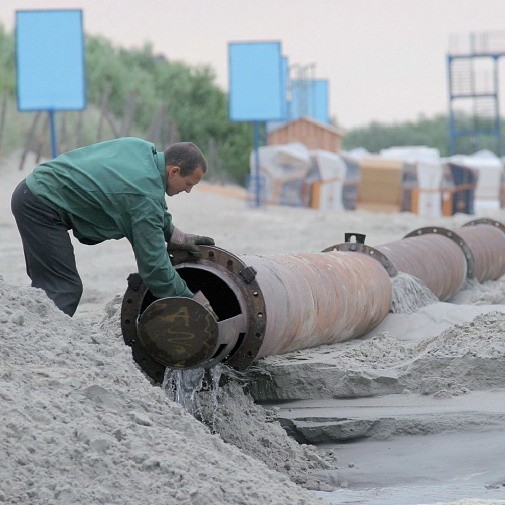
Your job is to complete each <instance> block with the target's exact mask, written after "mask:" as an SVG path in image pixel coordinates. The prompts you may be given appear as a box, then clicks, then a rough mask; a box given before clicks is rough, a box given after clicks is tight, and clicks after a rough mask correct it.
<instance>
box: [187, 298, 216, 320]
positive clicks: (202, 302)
mask: <svg viewBox="0 0 505 505" xmlns="http://www.w3.org/2000/svg"><path fill="white" fill-rule="evenodd" d="M193 300H195V302H198V303H199V304H200V305H203V307H204V308H205V309H207V310H208V311H209V312H210V313H211V314H212V317H213V318H214V319H215V320H216V321H219V318H218V317H217V314H216V313H215V312H214V310H213V308H212V306H211V304H210V302H209V300H207V298H205V295H204V294H203V293H202V292H201V291H197V292H196V293H195V294H194V295H193Z"/></svg>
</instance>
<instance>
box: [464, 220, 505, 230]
mask: <svg viewBox="0 0 505 505" xmlns="http://www.w3.org/2000/svg"><path fill="white" fill-rule="evenodd" d="M479 224H489V225H491V226H495V227H496V228H499V229H500V230H501V231H502V232H503V233H505V224H503V223H500V221H495V220H494V219H490V218H488V217H481V218H479V219H473V220H472V221H468V223H465V224H464V225H463V227H464V226H476V225H479Z"/></svg>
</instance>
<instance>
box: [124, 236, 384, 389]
mask: <svg viewBox="0 0 505 505" xmlns="http://www.w3.org/2000/svg"><path fill="white" fill-rule="evenodd" d="M201 249H202V251H203V256H202V258H200V259H199V260H198V261H196V262H195V261H191V262H190V261H185V260H184V259H182V258H174V263H175V265H176V269H177V271H178V273H179V275H181V277H182V278H183V279H184V280H185V281H186V283H187V284H188V287H189V288H190V289H191V290H192V291H193V292H196V291H199V290H201V291H202V292H203V293H204V294H205V296H206V297H207V299H208V300H209V301H210V303H211V305H212V308H213V309H214V311H215V312H216V314H217V316H218V318H219V321H218V322H215V321H210V320H209V319H208V317H206V314H207V315H208V313H207V311H206V310H205V309H203V307H201V306H199V304H197V303H196V302H194V301H193V300H188V299H184V298H170V299H161V300H156V299H154V298H153V297H152V295H151V294H150V292H149V291H148V290H147V289H146V287H145V285H144V284H143V282H142V280H141V279H140V277H139V276H138V274H132V275H130V277H129V279H128V289H127V291H126V294H125V297H124V299H123V305H122V311H121V312H122V313H121V316H122V317H121V321H122V322H121V326H122V331H123V337H124V340H125V343H126V344H127V345H130V346H131V347H132V353H133V357H134V359H135V361H137V362H138V363H139V364H140V366H141V367H142V369H143V370H144V371H146V372H147V374H148V375H149V376H150V377H151V378H152V379H153V380H154V381H155V382H162V380H163V373H164V369H165V367H169V368H192V367H205V368H208V367H211V366H213V365H215V364H216V363H224V364H226V365H228V366H230V367H232V368H235V369H237V370H245V369H247V368H248V367H249V366H250V365H251V364H252V362H253V361H254V360H255V359H257V358H260V357H264V356H268V355H272V354H279V353H285V352H288V351H294V350H297V349H305V348H309V347H315V346H318V345H322V344H331V343H336V342H342V341H344V340H347V339H350V338H355V337H358V336H361V335H363V334H364V333H366V332H367V331H369V330H370V329H372V328H373V327H375V326H376V325H377V324H379V323H380V322H381V321H382V320H383V319H384V317H385V316H386V315H387V313H388V312H389V310H390V308H391V299H392V284H391V280H390V277H389V274H388V272H387V271H386V269H384V267H383V266H382V265H381V264H380V263H379V262H378V261H376V260H375V259H373V258H370V257H367V256H365V255H357V254H352V253H349V252H328V253H309V254H287V255H273V256H270V257H261V256H246V257H242V258H238V257H236V256H234V255H233V254H231V253H229V252H228V251H225V250H223V249H220V248H217V247H210V246H208V247H202V248H201ZM197 306H199V307H197ZM197 329H198V330H199V331H197Z"/></svg>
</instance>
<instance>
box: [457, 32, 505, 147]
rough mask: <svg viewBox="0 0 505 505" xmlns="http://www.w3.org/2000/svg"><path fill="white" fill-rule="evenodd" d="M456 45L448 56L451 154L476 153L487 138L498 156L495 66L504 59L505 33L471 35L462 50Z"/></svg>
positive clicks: (499, 138) (497, 76)
mask: <svg viewBox="0 0 505 505" xmlns="http://www.w3.org/2000/svg"><path fill="white" fill-rule="evenodd" d="M455 42H458V41H456V40H455V39H453V40H452V45H453V47H452V48H451V49H450V51H449V53H448V55H447V71H448V87H449V136H450V146H449V150H450V154H451V155H453V154H471V152H467V151H469V150H471V151H476V150H478V149H479V148H481V142H482V140H483V139H485V138H490V139H492V140H494V144H495V154H496V155H498V156H500V155H501V152H502V138H501V137H502V135H501V124H500V99H499V95H498V89H499V72H498V70H499V69H498V63H499V60H500V58H501V57H503V56H505V33H496V32H493V33H482V34H475V33H472V34H470V36H469V38H468V39H467V40H466V41H465V43H464V44H463V47H459V46H460V45H461V44H459V45H458V44H457V43H455ZM490 75H491V76H492V78H491V79H490V78H489V76H490ZM465 105H466V109H465V108H464V106H465ZM468 140H470V143H468ZM465 141H466V142H465ZM469 146H471V148H470V147H469Z"/></svg>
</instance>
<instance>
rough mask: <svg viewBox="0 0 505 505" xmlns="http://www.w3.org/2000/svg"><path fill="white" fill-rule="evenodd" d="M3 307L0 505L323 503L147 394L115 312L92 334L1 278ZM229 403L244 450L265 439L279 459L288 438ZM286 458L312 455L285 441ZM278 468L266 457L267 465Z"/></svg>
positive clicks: (224, 417) (225, 421)
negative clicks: (243, 433) (246, 433)
mask: <svg viewBox="0 0 505 505" xmlns="http://www.w3.org/2000/svg"><path fill="white" fill-rule="evenodd" d="M0 304H1V306H2V307H3V310H2V312H1V315H0V347H1V349H0V352H1V355H2V363H1V365H0V366H1V368H0V398H1V402H2V409H1V411H0V425H1V426H2V430H0V446H1V450H2V458H1V459H0V475H2V480H1V482H0V501H3V502H7V503H10V504H26V503H31V504H34V505H35V504H37V505H38V504H55V503H65V504H69V503H86V504H90V503H96V504H111V503H122V504H137V503H144V502H145V500H146V497H148V502H149V504H150V505H153V504H158V503H159V504H164V505H165V504H167V503H177V504H184V503H186V504H202V505H214V504H215V505H217V504H225V503H229V504H234V505H236V504H250V503H268V504H284V503H285V504H289V505H292V504H307V505H308V504H311V503H320V501H319V499H318V498H316V497H315V496H314V495H312V494H310V493H309V492H308V491H304V490H303V489H302V488H301V487H299V486H297V485H295V484H294V483H293V482H292V481H291V480H290V479H289V478H288V477H287V476H286V475H283V474H282V473H279V472H277V471H273V469H272V467H273V466H275V465H272V464H270V467H269V466H267V465H266V464H265V463H263V462H261V461H259V460H258V459H255V458H253V457H251V456H250V455H248V454H246V453H245V452H244V451H241V450H239V449H238V448H236V447H235V446H233V445H231V444H226V443H225V442H224V441H223V440H222V439H221V438H220V437H219V436H218V435H216V434H212V433H211V432H210V430H209V429H208V428H207V427H206V426H205V425H203V424H202V423H200V422H198V421H197V420H196V419H195V418H194V417H192V416H191V415H189V414H188V413H187V412H186V411H185V410H184V409H183V408H182V407H181V406H180V405H179V404H177V403H174V402H171V401H169V400H168V399H167V397H166V395H165V394H164V392H163V390H162V389H161V388H159V387H153V386H152V385H151V384H150V383H149V382H148V381H147V380H146V378H145V377H144V375H143V373H142V372H141V371H140V370H139V369H138V368H137V367H136V366H135V365H134V363H133V362H132V359H131V353H130V350H129V348H127V347H126V346H125V345H124V344H123V342H122V340H121V339H120V338H119V337H118V335H119V334H120V332H119V327H118V324H117V322H118V321H117V320H115V318H116V317H117V316H116V313H115V308H117V304H115V303H111V304H109V306H108V307H107V310H108V315H107V316H106V317H105V319H104V321H102V323H97V324H88V323H86V322H85V321H82V320H73V319H70V318H69V317H67V316H66V315H64V314H63V313H61V312H60V311H58V310H57V309H56V308H55V306H54V305H53V303H52V302H50V301H49V300H48V299H47V297H46V296H45V294H44V293H43V292H42V291H40V290H37V289H33V288H28V287H27V288H19V287H16V286H12V285H10V284H7V283H6V282H4V281H3V279H2V278H1V277H0ZM235 397H236V398H239V397H240V395H238V394H235ZM235 401H239V403H240V404H239V405H237V406H233V405H231V404H230V403H227V404H226V407H225V409H226V413H225V412H224V411H223V412H222V413H221V422H220V424H221V425H222V426H224V425H228V426H229V428H228V429H229V430H233V429H235V430H236V431H235V437H237V436H239V433H240V432H241V430H245V431H247V430H250V436H251V439H250V440H253V439H254V438H255V437H256V436H258V435H259V436H262V437H263V439H262V440H261V442H260V443H261V444H263V446H264V448H265V449H264V451H263V454H266V453H267V452H268V451H270V453H274V452H276V451H279V450H281V447H282V441H281V442H279V440H281V439H282V438H283V437H285V438H287V436H286V435H285V433H284V432H283V431H282V430H280V428H279V431H278V432H275V434H274V430H272V429H265V430H263V431H261V432H260V433H258V425H257V423H258V422H259V421H258V420H256V421H255V422H256V426H253V425H252V424H248V425H247V424H246V425H244V424H243V423H244V419H247V413H249V414H251V413H252V411H253V410H256V409H259V407H255V406H254V405H253V404H252V403H249V407H247V408H246V409H245V411H240V413H237V409H243V408H244V403H243V402H248V400H235ZM225 403H226V402H225ZM252 417H253V418H254V417H256V418H257V415H256V414H255V413H253V415H252ZM257 419H258V418H257ZM230 423H236V425H235V426H231V424H230ZM221 431H223V432H224V431H225V430H224V429H222V430H221ZM273 434H274V435H273ZM269 437H272V438H271V439H269ZM228 438H229V439H231V438H233V437H231V435H230V436H228ZM239 438H240V436H239ZM231 441H232V442H234V443H235V442H237V440H236V439H235V440H231ZM248 443H249V442H248V441H247V440H246V441H244V446H245V445H247V444H248ZM282 450H284V452H285V454H284V461H283V464H285V463H286V461H287V459H289V460H290V461H293V462H294V464H295V465H296V464H297V462H301V461H302V460H304V459H305V458H306V456H307V455H309V454H310V451H309V450H308V449H306V448H302V447H301V446H298V445H297V444H296V443H294V442H293V441H292V440H289V444H285V445H284V447H283V449H282ZM247 452H248V453H249V454H250V453H251V452H252V453H254V454H255V455H258V454H260V453H259V451H257V450H253V451H247ZM314 454H315V452H314ZM276 458H277V459H279V456H274V455H273V454H270V461H272V460H275V459H276ZM281 459H282V457H281ZM309 460H310V458H309ZM279 461H280V460H279ZM314 461H315V459H314ZM314 461H313V462H312V465H315V463H314ZM310 464H311V463H306V465H307V467H308V466H310ZM321 464H324V462H323V461H322V460H321ZM298 470H300V472H301V473H300V474H298V477H297V480H298V481H304V480H305V481H306V482H308V481H309V479H308V477H307V478H305V479H304V477H303V476H302V473H303V471H305V470H308V468H305V469H303V468H299V469H298ZM288 473H289V472H288ZM292 473H293V474H294V473H296V472H292ZM292 477H293V475H292Z"/></svg>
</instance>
